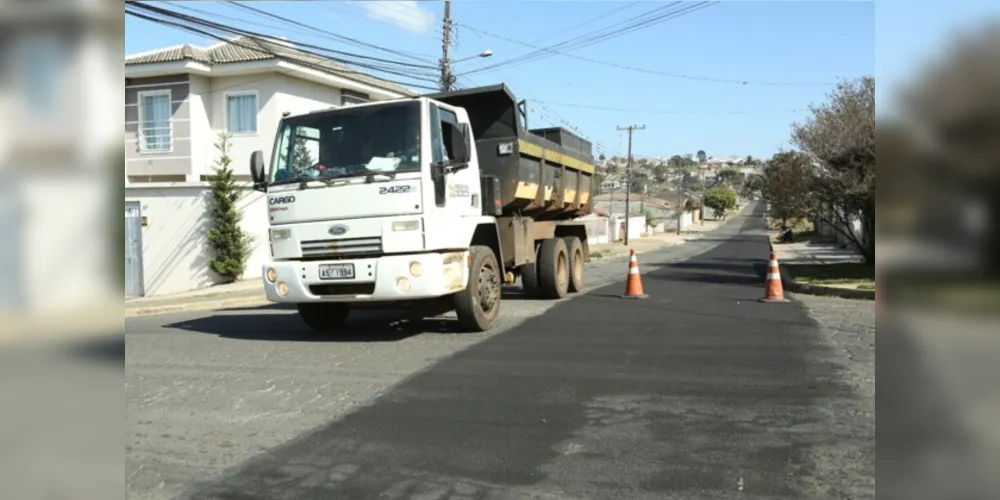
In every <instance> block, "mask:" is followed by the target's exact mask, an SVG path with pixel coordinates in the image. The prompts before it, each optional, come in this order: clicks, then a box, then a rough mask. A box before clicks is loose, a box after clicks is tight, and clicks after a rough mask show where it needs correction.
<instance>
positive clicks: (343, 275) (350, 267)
mask: <svg viewBox="0 0 1000 500" xmlns="http://www.w3.org/2000/svg"><path fill="white" fill-rule="evenodd" d="M319 279H321V280H351V279H354V264H322V265H320V266H319Z"/></svg>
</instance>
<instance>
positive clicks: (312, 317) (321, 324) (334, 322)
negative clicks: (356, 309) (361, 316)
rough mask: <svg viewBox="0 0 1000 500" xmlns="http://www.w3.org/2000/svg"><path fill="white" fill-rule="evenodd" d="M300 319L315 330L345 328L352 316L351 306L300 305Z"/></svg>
mask: <svg viewBox="0 0 1000 500" xmlns="http://www.w3.org/2000/svg"><path fill="white" fill-rule="evenodd" d="M298 308H299V317H300V318H302V321H303V322H304V323H305V324H306V326H308V327H309V328H312V329H313V330H320V331H331V330H338V329H340V328H341V327H343V326H344V323H345V322H346V321H347V317H348V316H349V315H350V314H351V306H350V305H349V304H337V303H323V302H308V303H304V304H299V305H298Z"/></svg>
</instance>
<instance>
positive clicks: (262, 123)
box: [195, 74, 285, 175]
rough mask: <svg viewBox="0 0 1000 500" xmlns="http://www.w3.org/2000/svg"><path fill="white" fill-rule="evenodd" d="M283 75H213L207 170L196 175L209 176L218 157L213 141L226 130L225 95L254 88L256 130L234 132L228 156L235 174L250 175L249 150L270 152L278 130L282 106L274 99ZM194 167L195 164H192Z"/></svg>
mask: <svg viewBox="0 0 1000 500" xmlns="http://www.w3.org/2000/svg"><path fill="white" fill-rule="evenodd" d="M284 80H285V77H284V76H283V75H280V74H273V75H270V76H261V75H259V74H258V75H248V76H231V77H224V78H212V79H211V80H210V82H211V84H210V87H209V91H210V94H208V99H207V102H208V103H209V105H208V119H209V122H210V123H211V127H212V133H211V137H210V138H209V140H208V148H209V151H210V153H211V154H210V155H209V160H208V166H209V167H208V169H207V170H202V171H201V172H195V174H197V175H210V174H211V167H210V166H211V165H212V164H213V162H214V160H215V159H216V158H217V157H218V152H217V151H216V149H215V146H214V144H215V142H217V141H218V135H219V133H220V132H223V131H225V130H226V94H227V93H232V92H241V91H256V92H257V106H258V110H259V113H258V115H257V133H256V134H247V135H242V134H241V135H233V137H232V139H231V140H230V151H229V156H230V158H232V160H233V163H232V168H233V171H234V172H235V173H236V174H237V175H250V167H249V165H250V153H253V152H254V151H256V150H258V149H260V150H263V151H270V149H271V148H272V147H273V146H274V135H275V133H276V132H277V130H278V120H280V119H281V111H282V110H281V107H280V103H279V102H278V101H279V99H275V96H276V94H277V93H278V89H279V88H280V87H281V86H282V85H283V84H284ZM195 168H197V167H195Z"/></svg>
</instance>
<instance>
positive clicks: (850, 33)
mask: <svg viewBox="0 0 1000 500" xmlns="http://www.w3.org/2000/svg"><path fill="white" fill-rule="evenodd" d="M452 3H453V6H452V16H453V19H454V21H455V22H456V23H457V27H456V31H457V34H458V38H457V42H456V44H455V48H454V52H455V54H454V55H453V58H455V59H462V58H465V57H469V56H475V55H476V54H477V53H479V52H481V51H483V50H485V49H490V50H493V51H494V55H493V57H491V58H488V59H473V60H467V61H463V62H459V63H457V64H456V67H455V72H456V73H457V74H458V75H460V79H459V85H460V86H472V85H488V84H494V83H500V82H504V83H506V84H508V86H510V87H511V89H512V90H513V91H514V93H515V95H517V96H518V97H519V98H527V99H528V100H529V120H530V123H529V125H530V126H532V127H536V126H543V125H549V124H555V125H563V123H562V120H565V121H566V122H568V123H569V124H571V125H573V126H574V127H575V128H577V129H578V130H579V131H580V132H582V134H583V135H584V136H585V137H586V138H588V139H590V140H592V141H595V142H597V143H599V144H601V145H602V146H603V147H604V148H605V150H606V151H607V152H608V154H609V155H611V154H618V155H624V153H625V150H626V149H625V148H626V141H625V139H624V137H625V136H624V134H623V133H621V132H619V131H617V130H616V129H617V127H618V126H625V125H632V124H636V125H646V127H647V128H646V130H644V131H641V132H637V133H636V136H635V145H634V148H635V154H636V155H643V156H670V155H673V154H687V153H694V152H696V151H697V150H699V149H704V150H705V151H706V152H708V154H709V155H710V156H720V157H721V156H729V155H742V156H745V155H752V156H754V157H767V156H770V155H771V154H773V153H774V152H775V151H776V150H777V149H778V148H780V147H787V146H788V144H787V139H788V135H789V130H790V126H791V124H792V123H793V122H795V121H796V120H802V119H803V118H805V116H806V114H805V111H806V109H807V107H808V105H809V104H810V103H815V102H820V101H822V100H823V99H824V97H825V94H826V93H827V92H828V91H829V90H830V89H831V88H832V84H833V83H835V82H836V81H837V80H838V79H840V78H852V79H853V78H857V77H860V76H864V75H876V30H875V23H876V10H877V9H876V6H875V3H874V2H860V1H855V2H847V1H840V2H819V1H786V2H751V1H727V2H721V3H716V4H714V5H710V6H708V7H706V8H704V9H701V10H697V11H695V12H691V13H687V14H684V15H679V16H677V17H674V18H672V19H668V20H664V21H662V22H658V23H654V24H652V25H650V26H648V27H645V28H643V29H640V30H635V31H631V32H628V33H626V34H621V35H620V36H613V37H612V38H610V39H607V40H604V41H601V42H599V43H595V44H593V45H589V46H586V47H583V48H580V49H577V50H570V51H568V53H569V54H571V55H573V56H578V57H582V58H587V59H592V60H596V61H601V62H602V63H597V62H592V61H584V60H580V59H577V58H573V57H568V56H566V55H555V54H551V53H546V54H545V57H543V58H539V59H537V60H534V61H530V62H526V63H523V64H520V65H516V66H507V67H501V68H496V69H493V70H489V71H481V72H476V73H473V74H470V75H468V76H465V77H461V75H463V73H465V72H468V71H471V70H475V69H476V68H480V67H484V66H489V65H491V64H496V63H500V62H503V61H506V60H507V59H509V58H512V57H516V56H521V55H523V54H525V53H527V52H530V51H532V50H534V49H532V48H530V47H526V46H524V45H522V44H531V45H537V46H545V47H547V46H551V45H554V44H557V43H560V42H562V41H564V40H568V39H570V38H573V37H576V36H580V35H586V34H592V33H594V32H595V31H597V30H602V29H603V28H606V27H608V26H611V25H613V24H615V23H618V22H621V21H625V20H626V19H628V18H630V17H633V16H638V15H640V14H644V13H647V12H649V11H652V10H654V9H667V8H669V9H676V8H677V7H671V6H670V4H671V2H662V1H644V2H630V1H614V2H605V1H558V0H553V1H544V2H524V1H522V2H500V1H471V0H470V1H462V0H458V1H455V2H452ZM691 3H693V2H691ZM880 3H886V2H880ZM887 3H888V4H899V3H901V2H895V1H893V2H887ZM924 3H927V4H942V5H944V6H951V5H955V2H953V1H949V2H932V1H927V2H912V3H911V2H907V5H909V6H910V7H909V8H905V9H901V8H900V6H895V7H888V8H886V9H885V10H886V11H887V12H888V9H889V8H895V9H896V10H904V11H906V12H909V13H910V14H911V16H916V17H915V19H917V18H919V21H920V23H921V24H925V23H928V22H932V21H933V17H934V14H933V12H932V11H933V9H934V7H933V6H920V5H919V4H924ZM959 3H961V2H959ZM159 5H161V6H163V7H165V8H169V9H172V10H176V11H180V12H184V13H187V14H191V15H198V16H199V17H204V15H203V14H199V13H194V12H191V11H189V10H184V7H187V8H195V9H199V10H202V11H205V12H211V13H215V14H217V15H218V16H224V17H215V18H214V19H213V20H215V21H216V22H222V23H231V24H234V25H237V26H240V27H242V28H245V29H250V30H254V31H260V32H263V33H268V34H272V35H281V36H285V37H287V38H288V39H290V40H294V41H301V42H305V43H311V44H315V45H321V46H324V47H329V48H332V49H338V50H344V51H349V52H364V51H363V49H359V48H357V47H352V46H345V45H343V44H341V43H340V42H337V41H334V40H331V39H329V38H325V37H323V36H322V35H316V34H314V33H311V32H309V31H307V30H304V29H302V28H296V27H289V26H286V25H283V24H282V23H281V22H280V21H275V20H273V19H267V18H263V17H260V16H257V15H255V14H253V13H249V12H246V11H243V10H240V9H238V8H235V7H233V6H230V5H226V4H225V3H216V2H173V3H161V4H159ZM251 5H253V6H254V7H256V8H258V9H261V10H266V11H268V12H272V13H275V14H279V15H281V16H284V17H287V18H291V19H294V20H296V21H300V22H303V23H310V24H311V25H312V26H315V27H317V28H321V29H324V30H328V31H331V32H334V33H337V34H340V35H345V36H349V37H353V38H356V39H360V40H364V41H366V42H368V43H372V44H377V45H380V46H384V47H389V48H393V49H398V50H402V51H406V52H410V53H414V54H417V55H419V56H422V57H426V58H427V59H429V60H432V61H436V60H437V59H438V58H439V57H440V50H441V41H440V32H441V28H440V24H441V17H442V12H443V2H346V1H341V2H253V3H252V4H251ZM880 8H881V6H880ZM938 10H942V8H938ZM884 14H885V15H892V14H891V13H889V14H886V12H881V11H880V14H879V15H880V16H882V15H884ZM241 19H242V20H247V21H249V22H250V23H256V24H248V23H237V22H235V21H234V20H241ZM890 24H895V23H890ZM884 26H885V23H883V24H881V25H880V28H882V27H884ZM912 26H913V25H910V27H912ZM885 33H890V35H888V36H891V37H893V38H892V39H891V40H890V41H891V42H892V45H893V46H894V47H895V49H894V50H896V52H893V55H892V56H891V57H893V58H902V57H903V55H905V56H906V57H909V58H911V59H912V57H913V54H912V52H913V51H923V50H924V49H926V47H924V46H923V45H921V42H923V41H924V40H921V39H922V38H924V37H921V36H915V35H914V34H913V31H912V30H911V29H908V28H907V27H906V25H896V26H895V27H893V28H889V29H888V31H887V32H880V33H879V35H880V36H881V35H884V34H885ZM515 41H516V42H520V44H519V43H516V42H515ZM214 42H215V40H212V39H205V38H202V37H199V36H198V35H194V34H191V33H187V32H184V31H179V30H177V29H175V28H170V27H164V26H159V25H154V24H151V23H150V22H147V21H144V20H139V19H135V18H132V17H127V18H126V24H125V52H126V53H127V54H130V53H135V52H140V51H147V50H152V49H157V48H161V47H166V46H170V45H177V44H181V43H192V44H196V45H203V46H205V45H210V44H212V43H214ZM880 43H885V40H884V39H882V40H880ZM555 50H560V49H555ZM367 54H369V55H382V56H384V54H378V53H376V52H370V51H369V52H367ZM388 57H394V56H388ZM616 65H617V66H616ZM621 66H628V67H633V68H639V69H640V70H642V71H636V70H630V69H623V68H621ZM904 66H905V63H904ZM904 66H899V67H895V66H894V67H892V68H890V69H889V71H888V73H887V74H888V75H889V76H891V77H892V78H896V79H900V78H903V77H902V76H900V75H901V74H903V72H904V71H903V69H902V68H903V67H904ZM658 73H667V74H672V75H680V76H669V75H667V74H658ZM877 76H878V78H879V79H880V80H881V78H882V76H883V75H882V74H879V75H877ZM718 80H732V81H735V83H730V82H725V81H718ZM742 82H747V83H745V84H744V83H742Z"/></svg>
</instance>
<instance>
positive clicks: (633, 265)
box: [622, 250, 648, 299]
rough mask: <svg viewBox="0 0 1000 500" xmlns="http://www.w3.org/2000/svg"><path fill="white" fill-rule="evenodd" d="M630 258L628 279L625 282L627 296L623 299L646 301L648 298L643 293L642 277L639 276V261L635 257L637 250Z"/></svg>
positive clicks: (623, 296) (632, 251) (632, 252)
mask: <svg viewBox="0 0 1000 500" xmlns="http://www.w3.org/2000/svg"><path fill="white" fill-rule="evenodd" d="M630 252H631V254H630V255H629V258H628V279H627V280H626V281H625V295H622V298H623V299H645V298H646V297H648V295H646V294H645V293H643V291H642V277H641V276H639V259H638V258H636V256H635V250H631V251H630Z"/></svg>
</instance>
